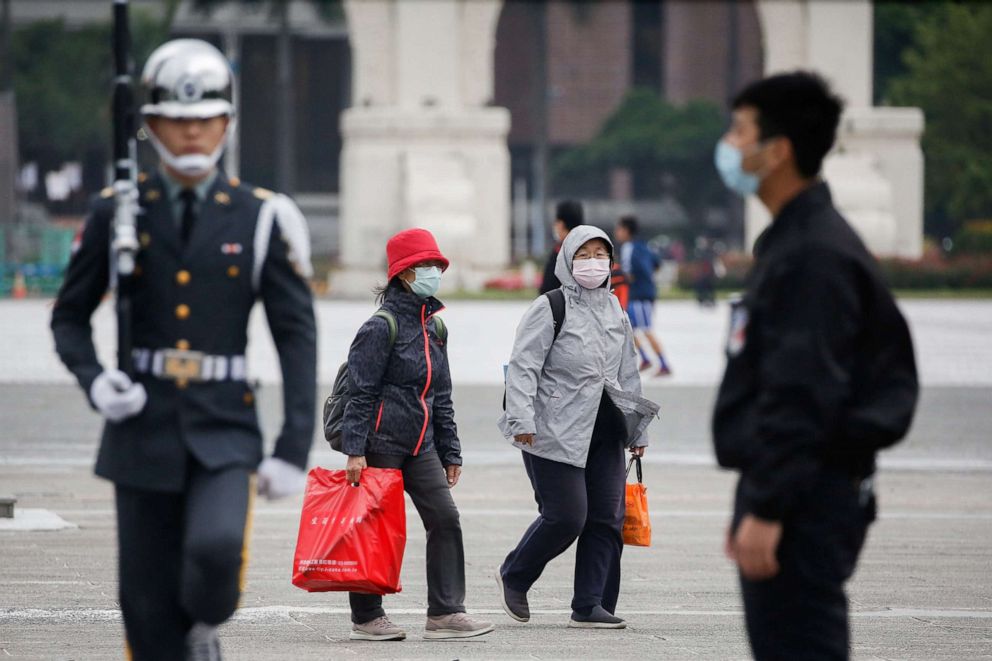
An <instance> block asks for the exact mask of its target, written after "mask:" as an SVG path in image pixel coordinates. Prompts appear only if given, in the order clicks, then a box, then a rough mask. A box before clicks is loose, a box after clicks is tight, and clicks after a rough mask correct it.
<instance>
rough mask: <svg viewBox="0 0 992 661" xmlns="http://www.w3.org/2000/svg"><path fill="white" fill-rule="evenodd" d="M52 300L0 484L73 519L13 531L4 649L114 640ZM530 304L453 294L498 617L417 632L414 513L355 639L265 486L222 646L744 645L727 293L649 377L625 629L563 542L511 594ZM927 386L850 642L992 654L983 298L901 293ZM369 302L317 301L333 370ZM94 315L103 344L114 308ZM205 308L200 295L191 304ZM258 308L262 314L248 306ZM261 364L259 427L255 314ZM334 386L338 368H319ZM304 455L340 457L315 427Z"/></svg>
mask: <svg viewBox="0 0 992 661" xmlns="http://www.w3.org/2000/svg"><path fill="white" fill-rule="evenodd" d="M49 305H50V303H49V302H48V301H40V300H33V301H2V302H0V423H2V424H0V495H2V494H12V495H15V496H16V497H17V498H18V508H19V511H21V512H28V513H30V512H29V511H30V510H35V511H37V510H46V511H48V512H51V513H54V514H55V515H57V516H58V517H61V519H62V520H64V521H65V522H67V523H68V524H71V526H72V527H70V528H68V529H64V530H60V531H54V532H24V531H4V530H2V529H0V658H3V657H5V656H10V657H13V658H23V659H111V658H122V650H123V646H122V642H121V623H120V617H119V611H118V610H117V602H116V582H115V572H116V561H115V530H114V517H113V501H112V490H111V488H110V485H109V484H107V483H105V482H103V481H101V480H98V479H96V478H94V477H93V476H92V472H91V464H92V461H93V456H94V453H95V449H96V438H97V435H98V432H99V425H100V421H99V419H98V418H97V417H96V416H95V414H93V413H92V412H91V411H90V410H89V408H88V407H87V405H86V403H85V401H84V399H83V396H82V394H81V393H80V392H79V391H78V389H77V388H76V387H75V386H74V385H73V384H72V381H71V379H70V378H69V376H68V374H67V373H66V372H65V370H64V369H63V368H62V367H61V366H60V365H59V364H58V362H57V361H56V360H55V359H54V358H53V356H52V352H51V339H50V335H49V333H48V332H47V317H48V315H49ZM524 307H525V304H523V303H482V302H462V301H455V302H452V303H451V304H450V305H449V309H448V310H447V311H446V312H445V313H444V316H445V320H446V322H447V325H448V327H449V328H450V338H451V340H450V355H451V360H452V364H453V378H454V381H455V383H456V389H455V393H454V397H455V406H456V419H457V421H458V423H459V427H460V431H461V436H462V442H463V445H464V447H465V460H466V461H465V463H466V467H465V472H464V475H463V478H462V483H461V484H459V486H458V487H457V488H456V489H455V498H456V500H457V502H458V505H459V508H460V511H461V517H462V524H463V528H464V531H465V540H466V561H467V567H466V573H467V576H468V583H469V592H468V601H467V606H468V608H469V610H470V611H471V612H473V613H476V614H478V615H479V616H480V617H485V618H490V619H492V620H493V621H494V622H495V623H496V625H497V631H496V632H495V633H493V634H491V635H489V636H486V637H484V638H481V639H479V640H477V641H473V642H463V643H437V642H425V641H423V640H421V637H420V633H421V631H422V627H423V619H424V616H423V613H424V609H425V602H426V587H425V583H424V568H423V560H424V534H423V530H422V528H421V527H420V526H419V524H418V523H417V518H416V514H415V512H412V511H411V512H410V525H409V543H408V547H407V553H406V562H405V565H404V571H403V585H404V589H403V592H402V593H400V594H398V595H395V596H390V597H387V600H386V605H387V609H388V610H389V612H390V613H391V614H392V616H393V619H394V620H395V621H397V622H398V623H400V624H402V625H403V626H405V627H407V628H408V631H409V632H410V638H409V639H408V640H407V641H405V642H402V643H388V644H385V643H383V644H370V643H352V642H350V641H348V640H347V633H348V616H347V599H346V597H344V595H340V594H308V593H305V592H303V591H301V590H298V589H296V588H294V587H293V586H292V585H291V584H290V582H289V578H290V569H291V564H292V552H293V545H294V542H295V535H296V528H297V526H298V523H299V508H300V499H299V498H292V499H287V500H284V501H278V502H274V503H269V502H258V503H257V506H256V509H255V517H254V530H253V534H252V541H251V563H250V568H249V571H248V587H247V591H246V593H245V595H244V598H243V602H242V608H241V610H240V611H239V613H238V614H237V616H236V617H235V618H234V619H233V620H232V621H231V622H229V623H228V624H227V625H225V626H224V627H223V628H222V630H221V636H222V641H223V644H224V648H225V652H226V658H228V659H258V660H266V659H294V660H302V659H337V658H360V659H397V658H417V659H454V658H460V659H627V658H630V659H633V658H650V659H740V658H747V656H748V650H747V645H746V639H745V636H744V632H743V628H742V619H741V613H740V603H739V598H738V594H737V586H736V578H735V574H734V572H733V568H732V567H731V566H730V565H729V563H728V562H727V561H726V560H725V559H724V558H723V557H722V555H721V541H722V535H723V529H724V526H725V524H726V521H727V517H728V513H729V505H730V492H731V488H732V485H733V479H734V476H733V475H732V474H729V473H726V472H723V471H720V470H719V469H717V468H716V467H715V465H714V462H713V459H712V452H711V449H710V439H709V435H708V419H709V413H710V409H711V405H712V400H713V397H714V390H715V384H716V383H717V381H718V379H719V376H720V370H721V368H722V358H721V355H720V350H719V348H720V346H721V342H722V337H723V333H724V329H725V327H726V309H725V308H724V307H718V308H717V309H716V310H701V309H699V308H697V307H696V306H695V305H694V304H692V303H691V302H669V303H663V304H661V305H660V306H659V309H658V312H657V319H656V328H657V330H658V331H659V333H660V335H661V338H662V340H663V341H664V342H665V344H666V347H667V349H668V352H669V355H670V359H671V361H672V363H673V365H674V369H675V370H676V374H675V376H674V377H673V378H672V379H669V380H660V379H646V380H645V383H646V392H647V394H648V396H650V397H651V398H652V399H655V400H656V401H658V402H659V403H660V404H661V406H662V414H661V420H659V421H657V422H655V423H654V424H653V426H652V428H651V433H652V440H653V445H652V447H651V449H650V450H649V454H648V464H647V466H646V467H645V471H646V474H645V479H646V482H647V483H648V487H649V498H650V502H651V510H652V522H653V525H654V529H655V535H654V539H655V543H654V545H653V546H652V547H651V548H648V549H643V548H629V549H627V550H626V551H625V554H624V577H623V592H622V595H621V601H620V605H619V614H621V615H623V616H624V617H626V618H627V619H628V621H629V623H630V627H629V628H628V629H627V630H626V631H621V632H595V631H578V630H569V629H567V628H565V624H566V622H567V620H568V613H569V610H568V604H569V600H570V597H571V573H570V569H571V559H572V556H571V553H566V554H565V555H564V556H562V557H561V558H559V559H558V560H556V561H555V562H554V563H552V564H551V565H550V566H549V568H548V570H547V571H546V573H545V575H544V576H543V577H542V579H541V580H540V582H539V583H538V584H537V585H536V586H535V588H534V590H533V591H532V594H531V605H532V609H533V611H534V612H535V617H534V618H533V619H532V621H531V622H530V623H528V624H519V623H516V622H513V621H511V620H510V619H509V618H508V617H506V616H505V615H504V614H502V612H501V611H500V610H499V609H498V606H497V598H496V587H495V583H494V582H493V579H492V572H493V569H494V568H495V566H496V565H497V564H498V563H499V561H500V560H501V559H502V557H503V555H505V553H506V552H507V551H508V550H509V549H510V548H511V547H512V545H513V544H514V543H515V542H516V540H517V538H518V537H519V535H520V534H521V533H522V532H523V530H524V528H525V527H526V526H527V524H528V523H529V521H530V520H531V519H532V517H533V516H534V514H535V505H534V502H533V497H532V495H531V491H530V488H529V485H528V484H527V482H526V477H525V475H524V472H523V469H522V466H521V463H520V459H519V454H518V453H517V452H516V451H514V450H512V449H511V448H509V447H508V446H507V445H506V444H505V442H504V441H503V440H502V439H501V438H500V437H499V436H498V433H497V432H496V429H495V425H494V421H495V419H496V417H497V414H498V410H499V401H500V396H501V392H502V391H501V387H500V373H501V370H500V365H501V363H502V362H504V361H505V359H506V356H507V355H508V353H509V348H510V345H511V344H512V337H513V329H514V327H515V325H516V321H517V320H518V319H519V317H520V315H521V313H522V311H523V309H524ZM903 307H904V309H905V311H906V314H907V317H908V318H909V320H910V323H911V326H912V328H913V333H914V338H915V340H916V343H917V353H918V360H919V363H920V371H921V377H922V381H923V385H924V389H923V397H922V401H921V407H920V411H919V414H918V416H917V420H916V423H915V424H914V427H913V431H912V433H911V435H910V437H909V438H908V439H907V440H906V441H905V442H904V443H903V444H901V445H900V446H899V447H897V448H896V449H894V450H893V451H891V452H888V453H886V454H885V455H883V458H882V470H881V472H880V476H879V480H878V489H879V500H880V507H881V517H880V520H879V522H878V523H877V524H876V525H875V526H874V527H873V528H872V530H871V532H870V536H869V540H868V544H867V546H866V549H865V552H864V554H863V556H862V561H861V563H860V566H859V570H858V573H857V575H856V576H855V578H854V579H853V580H852V582H851V584H850V591H849V592H850V596H851V610H852V629H853V646H854V650H853V651H854V658H856V659H921V660H923V659H955V660H957V659H983V658H984V659H988V658H992V550H990V549H992V434H990V433H989V428H990V422H992V345H990V338H992V301H907V302H905V303H904V304H903ZM371 310H372V306H371V304H360V303H354V302H338V301H321V302H320V303H319V305H318V316H319V326H320V336H321V359H320V360H321V368H320V374H321V380H322V381H323V382H325V384H326V382H329V381H330V379H331V376H332V375H333V373H334V371H336V369H337V365H338V364H339V363H340V361H341V360H343V358H344V356H345V353H346V351H347V345H348V342H349V341H350V338H351V336H352V334H353V333H354V330H355V329H356V328H357V326H358V325H359V324H360V323H361V321H362V320H364V318H365V317H366V316H367V315H368V314H369V313H370V312H371ZM109 312H110V311H109V309H107V307H106V306H104V308H101V310H100V312H99V313H98V315H97V318H96V320H95V324H94V326H95V332H96V334H97V336H98V338H99V341H100V343H101V345H102V348H103V349H104V352H103V354H104V355H105V356H107V357H108V358H109V356H110V355H111V354H112V342H111V338H112V335H113V334H112V317H111V315H110V314H109ZM194 314H195V311H194ZM256 322H260V319H256ZM252 338H253V342H252V347H251V351H250V363H251V368H252V370H253V372H252V373H253V375H254V377H255V378H257V379H258V380H259V382H260V383H261V389H260V393H259V403H260V407H261V415H262V419H263V425H264V427H265V428H266V431H267V438H270V439H271V438H272V436H273V435H274V432H275V429H276V428H277V426H278V423H279V418H280V395H279V390H278V387H277V384H278V368H277V361H276V359H275V357H274V354H273V351H272V348H271V341H270V340H269V337H268V332H267V331H266V330H265V328H264V324H262V323H256V325H255V327H254V328H253V332H252ZM322 390H326V385H325V386H323V387H322ZM314 448H315V451H314V453H313V455H312V459H311V463H312V464H314V465H318V464H319V465H323V466H327V467H332V468H336V467H339V466H341V465H342V464H343V458H342V457H341V456H340V455H337V454H335V453H332V452H331V451H330V450H329V449H328V448H327V447H326V444H324V443H323V441H318V442H315V446H314Z"/></svg>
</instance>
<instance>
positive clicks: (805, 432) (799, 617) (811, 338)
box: [713, 183, 918, 659]
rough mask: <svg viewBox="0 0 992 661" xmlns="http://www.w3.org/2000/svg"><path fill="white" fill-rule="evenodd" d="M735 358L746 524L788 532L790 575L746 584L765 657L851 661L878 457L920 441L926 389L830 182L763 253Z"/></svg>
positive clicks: (735, 447)
mask: <svg viewBox="0 0 992 661" xmlns="http://www.w3.org/2000/svg"><path fill="white" fill-rule="evenodd" d="M727 354H728V363H727V369H726V373H725V375H724V378H723V383H722V384H721V386H720V392H719V395H718V398H717V403H716V409H715V412H714V416H713V435H714V442H715V446H716V453H717V458H718V460H719V462H720V465H721V466H724V467H727V468H734V469H737V470H739V471H740V473H741V479H740V482H739V484H738V488H737V496H736V503H735V512H734V522H733V525H734V528H735V529H736V525H737V523H739V521H740V520H741V519H742V518H743V517H744V516H745V515H746V514H753V515H755V516H757V517H759V518H762V519H767V520H775V521H781V522H782V524H783V536H782V539H781V542H780V545H779V548H778V560H779V565H780V567H781V570H780V572H779V574H778V575H777V576H775V577H774V578H772V579H769V580H765V581H749V580H747V579H744V578H743V577H742V578H741V584H742V592H743V596H744V607H745V614H746V622H747V628H748V635H749V637H750V640H751V646H752V650H753V652H754V655H755V657H756V658H758V659H846V658H847V656H848V639H849V634H848V623H847V599H846V597H845V595H844V590H843V586H844V582H845V581H846V580H847V579H848V578H849V577H850V576H851V574H852V572H853V571H854V566H855V564H856V562H857V558H858V554H859V553H860V550H861V546H862V544H863V542H864V539H865V534H866V531H867V528H868V525H869V524H870V523H871V521H872V520H873V519H874V514H875V509H874V508H875V503H874V496H873V493H872V490H871V476H872V474H873V473H874V470H875V453H876V452H877V451H878V450H879V449H881V448H884V447H886V446H889V445H891V444H893V443H895V442H896V441H898V440H899V439H900V438H902V437H903V436H904V435H905V433H906V432H907V430H908V428H909V425H910V422H911V420H912V416H913V412H914V409H915V406H916V400H917V395H918V385H917V377H916V366H915V361H914V357H913V345H912V341H911V339H910V335H909V329H908V328H907V325H906V322H905V320H904V319H903V317H902V314H901V313H900V312H899V309H898V308H897V307H896V304H895V301H894V300H893V298H892V295H891V293H890V292H889V290H888V287H887V286H886V285H885V283H884V282H883V279H882V276H881V274H880V272H879V269H878V266H877V264H876V262H875V260H874V259H873V258H872V257H871V255H870V254H869V253H868V251H867V250H866V249H865V247H864V244H863V243H862V242H861V240H860V238H858V236H857V235H856V234H855V233H854V231H853V230H852V229H851V227H850V226H849V225H848V224H847V222H846V221H845V220H844V219H843V218H842V217H841V216H840V214H839V213H838V212H837V210H836V209H835V208H834V207H833V204H832V202H831V198H830V192H829V189H828V188H827V185H826V184H825V183H817V184H815V185H813V186H812V187H810V188H809V189H807V190H805V191H803V192H802V193H800V194H799V195H798V196H797V197H796V198H795V199H793V200H792V201H790V202H789V203H788V204H787V205H786V206H785V208H783V209H782V211H781V212H780V213H779V215H778V216H777V217H776V218H775V220H774V222H773V223H772V225H771V227H770V228H769V229H768V230H767V231H766V232H765V234H763V235H762V237H761V238H760V239H759V240H758V243H757V244H756V246H755V264H754V267H753V269H752V272H751V274H750V279H749V282H748V287H747V292H746V294H745V296H744V297H743V300H742V301H741V302H740V303H739V304H737V305H736V306H735V307H734V308H733V310H732V322H731V332H730V337H729V339H728V343H727Z"/></svg>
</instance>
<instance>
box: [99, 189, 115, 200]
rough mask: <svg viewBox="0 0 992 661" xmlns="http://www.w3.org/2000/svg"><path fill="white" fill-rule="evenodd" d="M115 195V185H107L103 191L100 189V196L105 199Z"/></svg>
mask: <svg viewBox="0 0 992 661" xmlns="http://www.w3.org/2000/svg"><path fill="white" fill-rule="evenodd" d="M113 196H114V187H113V186H107V187H106V188H104V189H103V190H102V191H100V197H102V198H103V199H105V200H107V199H110V198H112V197H113Z"/></svg>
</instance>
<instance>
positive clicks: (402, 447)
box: [341, 287, 462, 466]
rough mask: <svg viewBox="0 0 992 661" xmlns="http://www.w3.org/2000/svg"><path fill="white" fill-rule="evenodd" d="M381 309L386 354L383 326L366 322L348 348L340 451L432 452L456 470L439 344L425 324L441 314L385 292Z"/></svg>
mask: <svg viewBox="0 0 992 661" xmlns="http://www.w3.org/2000/svg"><path fill="white" fill-rule="evenodd" d="M383 307H384V308H385V309H387V310H389V311H390V312H391V313H392V314H393V316H394V317H395V319H396V325H397V330H396V340H395V342H394V343H393V346H392V349H391V350H390V348H389V325H388V322H387V321H386V320H385V319H383V318H382V317H377V316H373V317H372V318H371V319H369V320H368V321H366V322H365V323H364V324H363V325H362V327H361V328H360V329H359V330H358V334H357V335H356V336H355V340H354V342H352V344H351V350H350V351H349V352H348V373H349V377H350V380H351V397H350V399H349V401H348V403H347V405H346V406H345V410H344V420H343V422H342V432H341V433H342V451H343V452H344V453H345V454H348V455H352V456H364V455H365V454H366V453H377V454H392V455H418V454H421V453H424V452H430V451H432V450H436V451H437V453H438V456H439V457H440V458H441V462H442V463H443V464H444V465H445V466H448V465H452V464H458V465H460V464H461V463H462V456H461V443H460V442H459V440H458V429H457V427H456V426H455V412H454V409H453V407H452V404H451V375H450V373H449V371H448V349H447V341H446V339H441V338H440V337H439V336H438V334H437V330H436V327H435V325H434V324H432V323H430V320H431V317H432V316H433V315H435V314H437V313H438V312H440V311H441V310H443V309H444V306H443V305H442V304H441V302H440V301H438V300H437V299H436V298H433V297H430V298H426V299H425V298H420V297H419V296H417V295H416V294H413V293H410V292H407V291H405V290H401V289H398V288H395V287H389V288H388V289H387V290H386V300H385V302H384V303H383Z"/></svg>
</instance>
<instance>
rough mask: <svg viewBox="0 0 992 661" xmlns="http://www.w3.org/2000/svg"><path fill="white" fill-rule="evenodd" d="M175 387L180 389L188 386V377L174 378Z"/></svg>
mask: <svg viewBox="0 0 992 661" xmlns="http://www.w3.org/2000/svg"><path fill="white" fill-rule="evenodd" d="M176 387H177V388H179V389H180V390H185V389H186V388H187V387H189V379H176Z"/></svg>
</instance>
